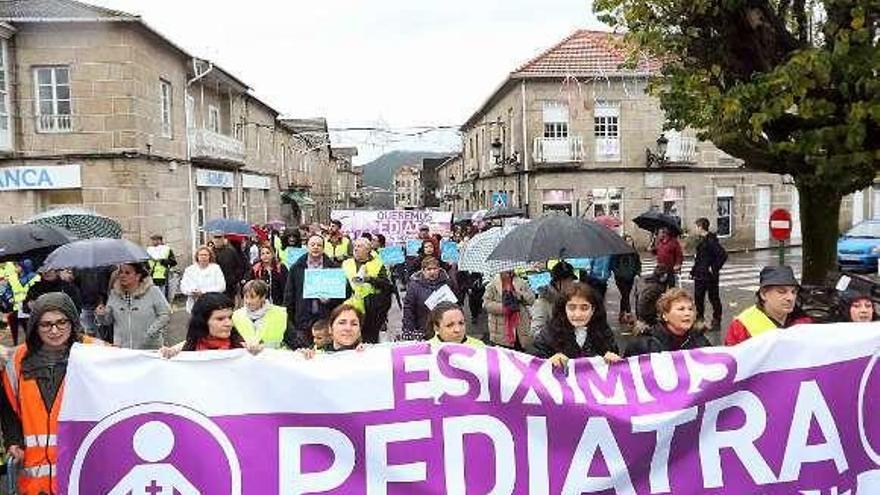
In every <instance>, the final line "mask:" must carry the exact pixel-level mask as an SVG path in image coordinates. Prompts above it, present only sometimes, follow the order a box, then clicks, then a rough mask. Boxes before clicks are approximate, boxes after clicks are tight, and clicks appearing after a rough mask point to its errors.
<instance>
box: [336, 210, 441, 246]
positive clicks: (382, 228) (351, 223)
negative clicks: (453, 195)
mask: <svg viewBox="0 0 880 495" xmlns="http://www.w3.org/2000/svg"><path fill="white" fill-rule="evenodd" d="M330 218H332V219H333V220H339V221H340V222H342V231H343V232H345V233H346V234H349V235H350V236H351V238H352V239H357V238H358V237H360V236H361V234H363V233H364V232H369V233H371V234H374V233H378V234H384V235H385V238H386V241H387V242H388V244H389V245H390V244H403V243H405V242H406V241H407V240H409V239H415V238H417V237H418V235H419V228H420V227H421V226H422V225H427V226H428V228H430V229H431V233H432V234H441V235H449V234H450V233H451V232H452V212H451V211H431V210H333V211H332V212H330Z"/></svg>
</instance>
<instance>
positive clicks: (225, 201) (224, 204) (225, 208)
mask: <svg viewBox="0 0 880 495" xmlns="http://www.w3.org/2000/svg"><path fill="white" fill-rule="evenodd" d="M220 216H221V217H223V218H229V189H226V188H223V189H221V190H220Z"/></svg>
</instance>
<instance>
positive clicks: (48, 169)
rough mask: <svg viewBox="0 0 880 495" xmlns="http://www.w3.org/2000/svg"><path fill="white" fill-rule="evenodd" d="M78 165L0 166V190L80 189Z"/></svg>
mask: <svg viewBox="0 0 880 495" xmlns="http://www.w3.org/2000/svg"><path fill="white" fill-rule="evenodd" d="M80 169H81V167H80V166H79V165H53V166H41V165H34V166H24V167H3V168H0V191H26V190H36V189H80V188H81V187H82V174H81V170H80Z"/></svg>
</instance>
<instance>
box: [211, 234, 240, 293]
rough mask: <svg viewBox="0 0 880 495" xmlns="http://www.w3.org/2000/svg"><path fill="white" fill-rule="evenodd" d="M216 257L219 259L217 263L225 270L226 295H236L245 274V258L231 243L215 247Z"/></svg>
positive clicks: (221, 269)
mask: <svg viewBox="0 0 880 495" xmlns="http://www.w3.org/2000/svg"><path fill="white" fill-rule="evenodd" d="M214 257H215V258H216V259H217V265H219V266H220V271H222V272H223V278H224V279H225V280H226V295H227V296H229V297H235V295H236V294H237V293H238V286H239V285H240V284H241V279H242V277H243V276H244V259H243V258H242V257H241V254H239V252H238V250H236V249H235V248H234V247H232V246H231V245H229V244H227V245H225V246H223V247H222V248H220V249H215V250H214Z"/></svg>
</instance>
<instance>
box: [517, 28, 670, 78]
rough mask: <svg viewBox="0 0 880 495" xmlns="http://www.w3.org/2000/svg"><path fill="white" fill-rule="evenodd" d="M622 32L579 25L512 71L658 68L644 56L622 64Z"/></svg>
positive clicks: (545, 74)
mask: <svg viewBox="0 0 880 495" xmlns="http://www.w3.org/2000/svg"><path fill="white" fill-rule="evenodd" d="M620 41H622V35H619V34H614V33H608V32H604V31H589V30H586V29H579V30H577V31H575V32H574V33H572V34H571V35H569V36H568V37H567V38H565V39H564V40H562V41H561V42H560V43H559V44H557V45H556V46H554V47H552V48H550V49H548V50H547V51H545V52H544V53H542V54H540V55H538V56H537V57H535V58H533V59H532V60H530V61H528V62H526V63H525V64H524V65H522V66H521V67H519V68H518V69H516V70H515V71H513V72H512V73H511V76H512V77H548V76H550V77H553V76H555V77H565V76H575V77H577V76H595V75H603V76H607V75H612V74H618V75H634V74H645V73H654V72H657V71H659V69H660V63H659V62H658V61H656V60H651V59H649V58H648V57H643V59H642V60H640V61H639V63H638V65H637V66H636V67H635V69H634V70H633V69H629V68H622V67H621V66H622V65H623V64H624V63H625V62H626V53H625V49H624V48H623V47H622V46H620V44H619V43H620Z"/></svg>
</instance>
